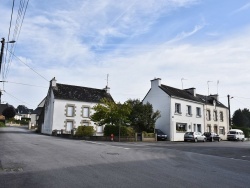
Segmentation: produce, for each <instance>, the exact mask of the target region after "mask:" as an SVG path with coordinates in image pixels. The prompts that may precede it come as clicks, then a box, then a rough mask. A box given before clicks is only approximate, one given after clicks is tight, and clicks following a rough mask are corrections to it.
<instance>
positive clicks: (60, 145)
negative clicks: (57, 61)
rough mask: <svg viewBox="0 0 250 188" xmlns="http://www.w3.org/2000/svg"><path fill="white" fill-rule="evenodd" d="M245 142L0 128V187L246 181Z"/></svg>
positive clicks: (248, 155) (249, 158)
mask: <svg viewBox="0 0 250 188" xmlns="http://www.w3.org/2000/svg"><path fill="white" fill-rule="evenodd" d="M249 177H250V142H227V141H224V142H220V143H217V142H213V143H208V142H207V143H184V142H174V143H173V142H157V143H140V142H139V143H117V142H88V141H80V140H69V139H61V138H57V137H52V136H45V135H38V134H34V133H32V132H31V131H28V130H27V129H26V128H20V127H7V128H0V187H1V188H5V187H6V188H7V187H8V188H15V187H25V188H33V187H36V188H40V187H60V188H63V187H171V188H172V187H185V188H186V187H205V188H206V187H218V188H223V187H225V188H230V187H242V188H247V187H250V184H249Z"/></svg>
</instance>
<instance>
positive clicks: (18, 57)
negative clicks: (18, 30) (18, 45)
mask: <svg viewBox="0 0 250 188" xmlns="http://www.w3.org/2000/svg"><path fill="white" fill-rule="evenodd" d="M10 53H11V52H10ZM12 55H13V56H14V57H15V58H17V59H18V60H19V61H21V62H22V63H23V64H24V65H26V66H27V67H28V68H30V69H31V70H32V71H34V72H35V73H36V74H37V75H39V76H40V77H42V78H43V79H44V80H46V81H48V82H49V80H47V79H46V78H45V77H44V76H42V75H41V74H39V73H38V72H37V71H35V70H34V69H33V68H31V67H30V66H29V65H27V63H24V62H23V61H22V60H21V59H20V58H19V57H17V56H16V55H15V54H12Z"/></svg>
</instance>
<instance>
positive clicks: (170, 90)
mask: <svg viewBox="0 0 250 188" xmlns="http://www.w3.org/2000/svg"><path fill="white" fill-rule="evenodd" d="M203 97H204V96H202V95H198V94H196V89H195V88H189V89H184V90H183V89H177V88H174V87H170V86H167V85H163V84H161V79H160V78H157V79H154V80H151V89H150V90H149V91H148V93H147V94H146V96H145V98H144V99H143V103H144V104H145V103H147V102H149V103H151V104H152V106H153V109H154V111H156V110H159V111H160V113H161V117H160V118H159V119H158V120H157V121H156V125H155V128H157V129H161V130H162V131H163V132H165V133H166V134H167V135H168V139H169V140H170V141H183V140H184V134H185V132H188V131H199V132H202V133H203V132H205V131H207V129H206V126H205V116H206V113H204V112H205V111H204V109H205V106H206V107H207V106H209V104H206V103H205V101H203ZM225 110H227V109H226V108H225ZM225 126H226V124H225ZM225 129H226V128H225Z"/></svg>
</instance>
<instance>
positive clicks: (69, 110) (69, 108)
mask: <svg viewBox="0 0 250 188" xmlns="http://www.w3.org/2000/svg"><path fill="white" fill-rule="evenodd" d="M73 115H74V106H67V116H68V117H73Z"/></svg>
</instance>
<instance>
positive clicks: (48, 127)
mask: <svg viewBox="0 0 250 188" xmlns="http://www.w3.org/2000/svg"><path fill="white" fill-rule="evenodd" d="M47 97H48V99H47V100H48V101H46V102H45V106H44V108H45V112H44V124H43V125H42V129H41V132H42V133H43V134H49V135H51V134H52V130H53V129H52V125H53V115H54V94H53V92H52V90H50V91H49V93H48V96H47Z"/></svg>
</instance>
